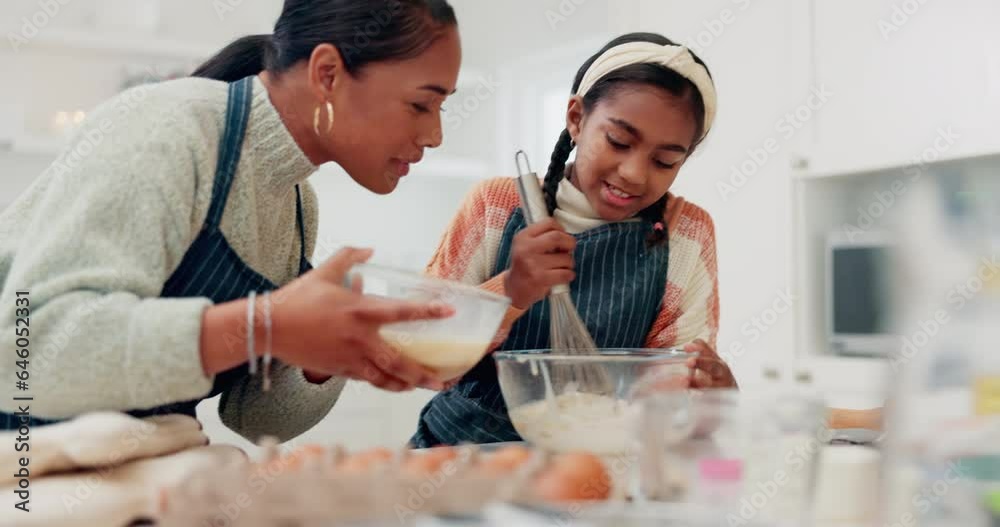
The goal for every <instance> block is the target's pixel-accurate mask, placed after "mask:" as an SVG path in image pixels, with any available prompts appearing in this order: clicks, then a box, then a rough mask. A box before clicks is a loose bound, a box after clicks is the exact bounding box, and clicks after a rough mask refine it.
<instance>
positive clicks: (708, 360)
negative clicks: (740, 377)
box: [684, 339, 738, 390]
mask: <svg viewBox="0 0 1000 527" xmlns="http://www.w3.org/2000/svg"><path fill="white" fill-rule="evenodd" d="M684 351H686V352H688V353H697V354H698V356H697V357H691V358H690V359H688V363H687V365H688V368H691V388H693V389H696V390H697V389H706V388H737V387H738V386H737V385H736V377H734V376H733V372H732V371H731V370H730V369H729V366H728V365H727V364H726V363H725V361H723V360H722V358H721V357H719V354H718V353H716V352H715V350H714V349H712V347H711V346H709V345H708V343H707V342H705V341H704V340H702V339H698V340H696V341H694V342H692V343H690V344H688V345H686V346H684Z"/></svg>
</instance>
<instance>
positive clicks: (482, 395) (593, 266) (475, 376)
mask: <svg viewBox="0 0 1000 527" xmlns="http://www.w3.org/2000/svg"><path fill="white" fill-rule="evenodd" d="M526 225H527V222H526V221H525V219H524V214H523V212H522V211H521V209H517V210H515V211H514V213H513V215H512V216H511V218H510V220H508V222H507V225H506V226H505V228H504V233H503V237H502V238H501V242H500V251H499V253H498V255H497V264H496V269H494V272H493V274H494V276H495V275H497V274H500V273H501V272H503V271H504V270H506V269H509V268H510V261H511V249H512V247H513V243H514V235H515V234H517V233H518V232H519V231H520V230H521V229H523V228H525V226H526ZM651 231H652V226H651V225H650V224H649V223H648V222H620V223H610V224H607V225H602V226H600V227H597V228H594V229H591V230H589V231H586V232H583V233H580V234H577V235H576V240H577V246H576V251H575V252H574V260H575V261H576V273H577V277H576V280H574V281H573V283H572V284H570V294H571V296H572V297H573V301H574V303H575V304H576V306H577V309H578V310H579V312H580V317H581V318H582V319H583V321H584V323H585V324H586V325H587V328H588V329H589V330H590V332H591V335H592V336H593V337H594V342H595V343H596V344H597V346H598V347H600V348H642V347H644V345H645V343H646V336H647V334H648V333H649V330H650V328H652V326H653V322H654V321H655V320H656V317H657V314H658V313H659V310H660V305H661V304H662V299H663V291H664V290H665V288H666V283H667V282H666V281H667V264H668V260H669V252H670V251H669V245H668V244H667V243H663V244H659V245H655V246H653V247H649V246H648V244H647V242H646V240H647V238H648V236H649V234H650V232H651ZM549 347H550V346H549V302H548V300H544V301H541V302H538V303H536V304H535V305H533V306H532V307H531V308H530V309H529V310H528V311H527V312H526V313H525V314H524V316H522V317H521V318H520V319H518V320H517V322H515V323H514V325H513V326H512V327H511V331H510V334H509V336H508V337H507V340H506V341H505V342H504V343H503V344H502V345H501V346H500V348H499V349H500V350H503V351H511V350H534V349H548V348H549ZM502 441H521V436H520V435H518V433H517V431H516V430H514V426H513V425H512V424H511V422H510V418H509V417H508V415H507V405H506V403H505V402H504V400H503V396H502V394H501V393H500V383H499V381H498V380H497V369H496V363H495V362H494V361H493V357H492V355H490V356H487V357H485V358H484V359H483V360H482V361H480V362H479V364H477V365H476V367H475V368H473V369H472V370H471V371H469V373H467V374H466V375H465V377H463V378H462V380H461V381H459V383H458V384H457V385H455V386H454V387H452V388H451V389H450V390H447V391H444V392H441V393H439V394H437V395H436V396H435V397H434V398H433V399H432V400H431V401H430V402H429V403H427V406H425V407H424V409H423V410H422V411H421V412H420V420H419V422H418V424H417V432H416V434H414V435H413V437H412V438H411V439H410V443H411V444H412V445H413V446H414V447H416V448H427V447H431V446H436V445H455V444H459V443H497V442H502Z"/></svg>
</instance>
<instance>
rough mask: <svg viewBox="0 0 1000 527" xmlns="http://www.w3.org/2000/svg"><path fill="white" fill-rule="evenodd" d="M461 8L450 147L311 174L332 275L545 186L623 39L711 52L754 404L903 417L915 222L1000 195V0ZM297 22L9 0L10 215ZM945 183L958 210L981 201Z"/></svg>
mask: <svg viewBox="0 0 1000 527" xmlns="http://www.w3.org/2000/svg"><path fill="white" fill-rule="evenodd" d="M452 4H453V5H454V7H455V9H456V11H457V14H458V18H459V23H460V30H461V32H462V35H463V47H464V64H463V72H462V77H461V79H460V81H461V82H460V86H459V91H458V93H457V94H456V95H454V96H453V97H452V98H451V99H450V100H449V101H448V103H447V104H446V108H447V110H448V113H447V114H446V115H445V129H444V133H445V142H444V146H442V147H441V148H440V149H438V150H437V151H434V152H432V153H430V154H429V155H428V156H427V158H426V160H425V161H424V162H423V163H422V164H421V165H419V166H416V167H414V172H413V175H412V176H411V177H409V178H407V179H406V180H405V182H403V184H402V185H401V187H400V188H399V190H398V191H397V192H395V193H394V194H392V195H391V196H382V197H379V196H374V195H371V194H368V193H367V192H365V191H364V190H362V189H360V188H359V187H357V186H356V185H355V184H354V183H353V182H352V181H351V180H350V179H349V178H348V176H347V175H346V174H344V173H343V172H342V171H341V170H340V169H339V168H338V167H337V166H324V167H323V168H322V169H321V171H320V172H319V173H318V174H316V175H315V176H314V177H313V178H312V179H311V182H312V184H313V185H314V186H315V187H316V189H317V192H318V193H319V196H320V202H321V203H320V205H321V213H320V214H321V227H320V243H319V248H318V250H317V254H316V257H315V259H314V260H315V261H316V262H319V261H322V260H323V259H325V258H326V257H327V256H329V255H330V254H331V253H332V252H334V251H335V250H336V249H337V248H339V247H341V246H343V245H345V244H355V245H362V246H371V247H375V248H376V260H377V261H381V262H384V263H389V264H393V265H396V266H401V267H406V268H410V269H414V270H419V269H422V268H423V266H424V264H425V263H426V262H427V261H428V260H429V258H430V256H431V255H432V253H433V251H434V249H435V247H436V245H437V242H438V239H439V237H440V235H441V233H442V232H443V231H444V229H445V226H446V224H447V222H448V221H449V219H450V218H451V216H452V214H453V213H454V212H455V211H456V209H457V207H458V205H459V203H460V201H461V200H462V198H463V196H464V194H465V193H466V192H468V191H469V190H470V188H471V187H472V186H473V185H474V184H475V183H476V182H477V181H479V180H482V179H484V178H490V177H496V176H500V175H512V174H514V164H513V153H514V152H515V151H516V150H518V149H524V150H526V151H527V152H528V154H529V155H530V157H531V159H532V160H533V161H534V165H535V166H536V167H543V166H544V165H545V164H546V163H547V160H548V158H549V155H550V152H551V149H552V146H553V145H554V144H555V141H556V138H557V137H558V134H559V132H560V131H561V130H562V128H563V127H564V112H565V105H566V101H567V98H568V95H569V90H570V85H571V83H572V79H573V76H574V74H575V72H576V71H577V69H578V68H579V67H580V65H581V64H582V63H583V61H584V60H585V59H586V58H587V57H589V56H590V55H591V54H593V53H595V52H596V51H597V50H598V49H599V48H600V47H601V46H602V45H603V44H604V43H605V42H607V41H608V40H610V39H611V38H613V37H615V36H617V35H619V34H622V33H627V32H632V31H655V32H659V33H662V34H664V35H666V36H667V37H669V38H671V39H674V40H675V41H678V42H680V43H683V44H686V45H688V46H689V47H690V48H691V49H693V50H694V51H695V52H696V53H697V54H699V55H700V56H701V57H702V58H703V59H704V60H705V61H706V62H707V64H708V65H709V67H710V69H711V71H712V74H713V76H714V78H715V81H716V84H717V86H718V91H719V97H720V108H719V118H718V121H717V125H716V127H715V128H714V129H713V131H712V133H711V135H710V136H709V138H708V141H707V142H706V143H705V144H704V145H703V147H701V148H700V149H699V150H698V152H697V153H696V154H695V156H694V158H693V159H692V160H691V161H690V162H689V163H688V164H687V165H686V166H685V168H684V169H683V170H682V172H681V175H680V177H679V179H678V181H677V183H676V186H675V188H674V192H675V193H676V194H679V195H681V196H684V197H685V198H686V199H687V200H688V201H691V202H694V203H697V204H698V205H700V206H702V207H704V208H705V209H707V210H708V211H709V212H710V213H711V215H712V217H713V218H714V220H715V227H716V231H717V244H718V262H719V278H720V287H721V305H722V320H721V333H720V335H719V352H720V353H721V354H722V355H723V356H724V357H725V358H726V359H727V360H728V361H729V363H730V364H731V366H732V367H733V369H734V370H735V372H736V375H737V378H738V380H739V381H740V384H741V386H743V387H744V388H745V389H750V390H752V389H754V387H756V386H763V385H765V384H766V383H771V382H781V381H783V380H788V379H795V380H797V381H799V382H803V383H810V384H812V385H813V386H814V387H816V388H818V389H820V390H821V391H822V392H823V393H824V395H825V396H826V397H827V400H828V402H829V403H830V404H832V405H837V406H844V407H854V408H867V407H870V406H877V405H880V404H882V401H883V398H884V394H885V381H886V379H887V377H889V376H891V375H892V372H893V368H892V362H893V360H894V358H898V356H899V354H900V353H903V351H901V350H905V349H906V347H905V346H906V341H905V340H903V338H902V337H900V336H899V335H898V333H897V334H895V335H894V334H893V330H892V329H891V327H890V326H891V324H890V323H889V321H890V320H891V319H892V317H893V315H894V313H896V312H895V311H894V305H893V304H894V303H893V302H892V301H891V297H892V295H889V294H886V291H887V288H888V287H889V284H888V278H887V272H886V269H887V265H889V264H888V263H887V256H886V250H887V248H888V247H891V246H892V245H893V244H894V243H895V242H896V240H895V239H894V236H893V235H892V234H889V232H890V231H891V229H890V228H889V226H890V225H892V224H894V223H896V224H898V223H901V222H902V223H905V217H904V216H903V215H902V214H903V207H901V206H897V205H898V204H899V203H901V202H902V201H903V200H904V199H905V198H906V197H907V195H909V194H912V193H913V189H914V188H915V187H916V186H917V185H919V184H923V183H925V182H927V181H959V180H961V181H968V180H976V179H977V178H978V179H982V180H989V179H990V178H997V177H1000V174H998V171H1000V33H998V32H997V31H996V27H997V22H998V21H1000V2H996V1H995V0H955V1H949V2H943V1H938V2H935V1H927V0H811V1H806V0H699V1H693V0H686V1H682V0H616V1H614V2H612V1H609V0H508V1H505V2H483V1H481V0H452ZM280 8H281V1H280V0H255V1H253V2H244V1H242V0H211V1H209V0H170V1H160V0H19V1H17V2H4V3H3V4H2V6H0V30H2V35H3V37H4V43H3V44H2V45H0V71H2V72H3V77H4V78H5V79H7V80H6V81H4V82H2V83H0V208H2V207H5V206H6V205H7V204H9V203H10V202H12V201H13V200H14V199H16V197H17V196H18V195H19V194H20V193H21V192H23V191H24V189H25V188H27V187H28V186H29V185H31V183H32V181H33V179H34V178H36V177H37V176H38V175H39V174H41V173H42V171H43V170H44V169H45V168H46V167H47V166H48V164H49V163H51V162H52V160H53V159H54V158H55V156H56V154H57V153H58V151H59V149H60V148H61V146H62V142H63V141H64V140H65V138H66V136H67V135H68V133H69V132H70V131H71V130H72V129H73V127H74V125H75V123H78V122H79V121H80V120H81V119H82V118H83V117H84V116H85V115H86V113H87V112H88V111H89V110H90V109H92V108H93V107H94V106H96V105H97V104H98V103H100V102H101V101H103V100H105V99H107V98H109V97H111V96H113V95H114V94H116V93H117V92H119V91H121V90H122V89H124V88H126V87H129V86H131V85H134V84H136V83H141V82H154V81H158V80H163V79H169V78H173V77H177V76H184V75H186V74H187V73H188V72H190V71H191V69H192V67H193V66H194V65H196V64H198V63H199V62H200V61H201V60H203V59H205V58H207V57H209V56H210V55H212V54H213V53H214V52H215V51H216V50H218V49H220V48H221V47H222V46H223V45H224V44H226V43H227V42H229V41H230V40H232V39H234V38H236V37H238V36H242V35H245V34H251V33H270V32H271V26H272V25H273V23H274V20H275V19H276V18H277V15H278V13H279V12H280ZM942 188H944V189H945V190H944V191H943V192H945V193H946V195H947V197H948V199H949V200H950V201H949V203H952V204H953V205H954V206H955V207H958V209H961V207H962V205H963V203H967V202H968V201H969V200H974V199H975V196H976V194H975V193H970V192H968V191H966V190H965V187H963V186H961V185H957V186H952V187H948V186H945V187H942ZM949 189H950V190H949ZM82 243H86V242H85V241H82ZM942 304H944V305H945V306H947V305H948V303H947V302H945V301H942ZM931 313H933V311H931ZM922 316H924V317H925V318H926V317H927V316H928V315H926V314H924V315H922ZM930 316H933V315H930ZM901 346H902V347H901ZM431 395H432V394H431V393H430V392H417V393H411V394H405V395H392V394H386V393H379V392H376V391H374V390H372V389H369V388H367V387H366V386H363V385H360V384H352V385H350V386H349V387H348V388H347V389H346V390H345V393H344V396H343V398H342V400H341V401H340V402H339V403H338V405H337V406H336V407H335V409H334V410H333V412H332V413H331V414H330V415H329V417H328V418H327V419H326V420H325V421H324V423H322V424H321V425H320V426H319V427H317V428H316V429H314V430H312V431H310V432H309V433H308V434H306V435H305V436H304V437H303V438H301V439H300V440H301V441H323V442H340V443H343V444H345V445H347V446H348V447H351V448H356V447H366V446H371V445H373V444H382V445H396V444H399V443H401V442H403V441H405V440H406V439H407V438H408V437H409V436H410V434H411V433H412V431H413V430H414V428H415V423H416V419H417V413H418V411H419V409H420V408H421V407H422V405H423V404H424V402H426V401H427V400H428V399H429V398H430V397H431ZM215 404H216V401H206V402H205V403H203V405H202V407H200V411H201V414H202V415H201V417H202V418H203V420H204V421H205V422H206V427H207V429H208V431H209V432H210V434H211V435H213V437H215V438H216V439H218V440H223V441H233V442H237V443H239V444H241V445H245V443H243V442H242V441H240V440H239V439H238V438H237V437H236V436H235V435H233V434H231V433H229V432H228V431H226V430H225V429H223V427H222V426H221V425H220V424H219V423H218V418H217V417H216V416H215V415H214V411H213V409H212V406H213V405H215Z"/></svg>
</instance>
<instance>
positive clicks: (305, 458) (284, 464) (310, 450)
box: [266, 444, 327, 474]
mask: <svg viewBox="0 0 1000 527" xmlns="http://www.w3.org/2000/svg"><path fill="white" fill-rule="evenodd" d="M326 451H327V450H326V447H324V446H322V445H314V444H309V445H303V446H301V447H299V448H297V449H295V450H293V451H292V452H289V453H288V454H286V455H284V456H281V457H279V458H277V459H274V460H272V461H271V462H270V463H268V464H267V467H266V468H267V470H268V472H271V473H272V474H277V473H280V472H284V471H291V472H297V471H299V470H302V468H303V467H304V466H305V465H306V463H307V462H309V461H311V460H318V459H321V458H322V457H323V456H324V455H325V454H326Z"/></svg>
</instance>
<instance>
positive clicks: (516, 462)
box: [476, 445, 532, 475]
mask: <svg viewBox="0 0 1000 527" xmlns="http://www.w3.org/2000/svg"><path fill="white" fill-rule="evenodd" d="M531 455H532V454H531V450H530V449H528V448H526V447H523V446H520V445H514V446H507V447H503V448H500V449H498V450H497V451H496V452H493V453H492V454H489V455H488V456H486V457H485V459H483V460H482V461H481V462H479V464H478V465H477V466H476V468H477V469H479V470H481V471H483V472H486V473H488V474H493V475H502V474H509V473H511V472H514V471H515V470H517V469H518V468H520V467H521V465H523V464H524V463H526V462H527V461H528V460H529V459H531Z"/></svg>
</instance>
